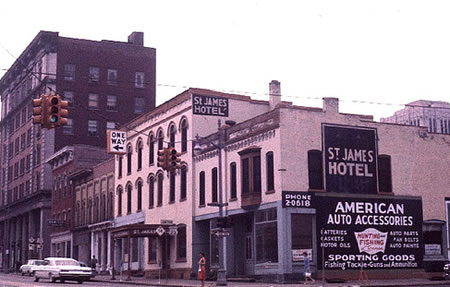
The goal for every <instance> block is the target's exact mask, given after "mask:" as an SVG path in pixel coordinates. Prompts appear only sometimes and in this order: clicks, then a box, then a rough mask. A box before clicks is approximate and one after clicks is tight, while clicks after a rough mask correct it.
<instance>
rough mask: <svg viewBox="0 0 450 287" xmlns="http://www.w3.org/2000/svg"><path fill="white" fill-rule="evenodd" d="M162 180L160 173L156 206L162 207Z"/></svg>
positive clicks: (162, 176)
mask: <svg viewBox="0 0 450 287" xmlns="http://www.w3.org/2000/svg"><path fill="white" fill-rule="evenodd" d="M163 180H164V175H163V174H162V173H160V174H158V206H162V202H163Z"/></svg>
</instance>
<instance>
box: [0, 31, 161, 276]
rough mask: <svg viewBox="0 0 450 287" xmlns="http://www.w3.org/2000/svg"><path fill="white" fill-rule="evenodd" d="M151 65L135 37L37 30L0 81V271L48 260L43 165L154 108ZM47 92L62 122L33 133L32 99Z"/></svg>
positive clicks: (148, 51)
mask: <svg viewBox="0 0 450 287" xmlns="http://www.w3.org/2000/svg"><path fill="white" fill-rule="evenodd" d="M155 67H156V51H155V49H153V48H147V47H144V45H143V33H140V32H134V33H132V34H131V35H130V36H129V37H128V41H127V42H115V41H90V40H82V39H73V38H67V37H61V36H59V35H58V33H56V32H47V31H41V32H39V33H38V35H37V36H36V37H35V38H34V39H33V41H32V42H31V43H30V44H29V45H28V47H27V48H26V49H25V50H24V51H23V52H22V54H21V55H20V56H19V58H18V59H17V60H16V61H15V63H14V64H13V65H12V66H11V67H10V69H9V70H8V71H7V72H6V73H5V74H4V76H3V77H2V79H0V95H1V105H2V109H1V121H0V141H1V145H0V154H1V160H0V230H1V231H2V232H0V234H1V235H0V259H1V260H0V269H2V270H4V271H9V270H12V269H14V268H17V265H18V263H20V262H23V261H25V260H26V259H28V258H31V257H33V258H42V257H45V256H48V255H49V254H50V240H49V239H50V238H49V234H50V232H49V229H48V226H47V221H48V219H50V214H51V211H50V209H51V190H52V184H53V178H52V170H51V168H50V166H49V165H48V164H46V161H45V160H46V159H47V158H49V157H51V156H52V155H53V154H54V153H55V152H56V151H58V150H60V149H62V148H63V147H65V146H70V145H73V144H88V145H94V146H100V147H105V146H106V130H107V129H111V128H116V127H117V126H118V125H120V124H123V123H125V122H127V121H129V120H131V119H132V118H134V117H136V116H137V115H139V114H142V113H144V112H147V111H149V110H151V109H152V108H154V106H155V72H156V69H155ZM49 90H53V91H56V93H58V94H60V95H61V96H62V97H63V98H64V99H65V100H67V101H68V102H69V104H70V105H69V108H68V110H69V116H68V124H67V125H65V126H63V127H61V128H58V129H50V130H41V129H40V126H39V125H33V124H32V120H31V117H32V108H33V107H32V99H35V98H39V96H40V95H41V94H43V93H48V92H49ZM11 211H12V212H11ZM29 242H32V243H29ZM38 242H39V244H38ZM28 244H35V245H34V246H35V247H36V248H35V249H33V250H31V249H30V250H29V245H28Z"/></svg>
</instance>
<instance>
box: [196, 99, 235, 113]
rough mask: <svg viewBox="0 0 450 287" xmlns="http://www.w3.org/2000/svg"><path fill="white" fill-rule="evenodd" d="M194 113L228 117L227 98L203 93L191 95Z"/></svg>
mask: <svg viewBox="0 0 450 287" xmlns="http://www.w3.org/2000/svg"><path fill="white" fill-rule="evenodd" d="M192 111H193V113H194V115H204V116H222V117H228V99H227V98H222V97H213V96H205V95H192Z"/></svg>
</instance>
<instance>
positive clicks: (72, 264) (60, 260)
mask: <svg viewBox="0 0 450 287" xmlns="http://www.w3.org/2000/svg"><path fill="white" fill-rule="evenodd" d="M91 276H92V269H91V268H89V267H83V266H81V265H80V263H79V262H78V261H77V260H75V259H72V258H64V257H47V258H45V259H44V262H43V264H42V265H41V266H39V267H38V268H35V269H34V281H36V282H37V281H39V279H41V278H45V279H50V281H51V282H52V283H53V282H56V280H59V281H61V283H63V282H64V281H66V280H67V281H77V282H78V283H80V284H81V283H83V282H84V281H86V280H89V278H90V277H91Z"/></svg>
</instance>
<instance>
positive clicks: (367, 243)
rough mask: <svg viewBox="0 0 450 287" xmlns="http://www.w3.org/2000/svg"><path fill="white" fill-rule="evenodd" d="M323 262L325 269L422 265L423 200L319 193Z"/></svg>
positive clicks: (318, 212)
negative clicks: (322, 194) (321, 194)
mask: <svg viewBox="0 0 450 287" xmlns="http://www.w3.org/2000/svg"><path fill="white" fill-rule="evenodd" d="M316 200H317V201H320V208H317V214H316V216H317V234H318V236H317V246H318V247H319V248H317V249H318V253H319V254H318V256H317V258H318V260H319V261H320V263H319V265H318V266H322V262H321V260H322V252H324V259H325V262H324V265H323V266H325V268H326V269H357V268H364V269H383V268H389V269H395V268H421V267H422V260H423V240H422V220H423V219H422V200H421V199H420V198H410V197H408V198H405V197H400V198H399V197H398V196H397V197H382V198H380V197H370V198H367V197H360V198H354V197H345V196H339V195H336V196H330V194H326V196H316Z"/></svg>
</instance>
